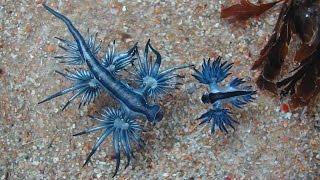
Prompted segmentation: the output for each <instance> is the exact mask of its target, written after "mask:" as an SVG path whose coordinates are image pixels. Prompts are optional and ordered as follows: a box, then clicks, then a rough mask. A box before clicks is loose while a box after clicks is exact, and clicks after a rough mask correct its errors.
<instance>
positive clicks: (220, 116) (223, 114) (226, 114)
mask: <svg viewBox="0 0 320 180" xmlns="http://www.w3.org/2000/svg"><path fill="white" fill-rule="evenodd" d="M230 114H231V112H230V110H228V109H223V108H216V109H210V110H209V111H208V112H206V113H204V114H202V115H201V117H200V118H199V119H201V123H200V124H203V123H211V134H214V133H215V129H216V128H219V129H220V131H222V132H225V133H228V130H227V128H226V126H230V127H231V128H232V129H233V130H235V128H234V126H233V124H234V123H237V124H238V123H239V122H238V121H235V120H234V119H233V118H232V117H231V115H230Z"/></svg>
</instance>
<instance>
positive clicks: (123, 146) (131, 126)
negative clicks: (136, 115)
mask: <svg viewBox="0 0 320 180" xmlns="http://www.w3.org/2000/svg"><path fill="white" fill-rule="evenodd" d="M100 115H101V117H92V116H91V118H92V119H93V120H94V121H97V122H98V125H97V126H96V127H93V128H89V129H86V130H84V131H82V132H80V133H77V134H74V136H78V135H82V134H88V133H91V132H95V131H99V130H101V131H102V133H101V135H100V137H99V138H98V139H97V141H96V142H95V144H94V146H93V148H92V150H91V152H90V153H89V155H88V157H87V159H86V161H85V163H84V165H83V166H85V165H87V164H88V163H89V161H90V158H91V157H92V156H93V154H94V153H95V152H96V151H97V149H98V148H99V147H100V145H101V144H102V142H103V141H104V140H105V139H106V138H107V137H109V136H112V145H113V148H114V152H115V158H116V169H115V172H114V174H113V176H115V175H116V174H117V172H118V170H119V167H120V155H121V153H120V152H121V151H122V152H123V153H124V155H125V156H126V157H127V164H126V166H125V168H127V167H128V166H129V164H130V161H131V158H133V157H134V155H133V150H132V145H133V144H136V145H138V146H139V147H140V148H143V147H144V146H145V143H144V142H143V140H142V139H141V138H140V132H141V131H142V128H141V126H140V125H139V124H138V123H137V122H136V121H135V120H134V119H131V118H128V117H127V116H126V114H125V112H123V111H122V110H120V109H113V108H107V109H104V110H103V111H102V113H101V114H100Z"/></svg>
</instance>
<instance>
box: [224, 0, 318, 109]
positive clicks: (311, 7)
mask: <svg viewBox="0 0 320 180" xmlns="http://www.w3.org/2000/svg"><path fill="white" fill-rule="evenodd" d="M278 2H279V1H276V2H274V3H268V4H267V5H269V6H266V4H261V5H253V4H252V3H250V2H248V1H247V0H241V2H240V4H237V5H234V6H231V7H229V8H225V9H223V10H222V12H221V17H222V18H227V19H230V18H232V19H233V20H235V21H242V20H246V19H248V18H250V17H254V16H257V15H260V14H262V13H263V12H264V11H266V10H268V9H270V8H271V7H272V6H273V5H275V4H277V3H278ZM262 7H264V8H265V9H263V8H262ZM267 7H269V8H267ZM244 11H247V12H244ZM258 11H260V12H261V13H260V14H258V13H254V12H258ZM319 11H320V0H285V1H283V3H282V7H281V12H280V14H279V17H278V20H277V23H276V26H275V28H274V30H273V33H272V35H271V37H270V39H269V41H268V43H267V44H266V46H265V47H264V48H263V49H262V50H261V52H260V57H259V59H258V60H256V61H255V62H254V64H253V66H252V69H257V68H259V67H262V72H261V74H260V76H259V77H258V79H257V85H258V87H259V88H261V89H265V90H268V91H270V92H273V93H277V92H279V91H280V92H281V93H280V95H281V97H285V96H289V95H290V97H291V105H292V107H297V106H301V105H307V104H308V103H309V102H310V100H312V99H313V98H314V97H315V96H316V95H317V94H318V93H319V89H320V80H319V78H320V72H319V71H320V32H319V28H320V12H319ZM293 34H296V35H297V36H298V37H299V39H300V40H301V43H300V47H299V48H298V50H297V51H296V52H295V57H294V59H293V60H291V61H292V62H289V63H293V62H296V63H298V65H297V68H295V69H293V70H292V71H291V72H290V74H291V75H289V76H288V77H286V78H284V79H282V80H280V81H279V82H274V80H275V79H276V78H277V77H278V76H279V75H280V71H281V69H282V66H283V63H284V60H285V59H286V56H287V54H288V46H289V44H290V41H291V36H292V35H293ZM287 61H290V59H288V60H287Z"/></svg>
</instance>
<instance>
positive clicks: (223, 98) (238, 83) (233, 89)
mask: <svg viewBox="0 0 320 180" xmlns="http://www.w3.org/2000/svg"><path fill="white" fill-rule="evenodd" d="M231 67H232V63H227V61H225V62H221V57H218V58H217V59H216V60H215V61H213V62H212V63H211V62H210V59H209V60H208V61H204V62H203V64H202V70H201V71H199V70H196V69H195V74H193V76H194V77H195V78H196V79H197V80H198V81H199V82H200V83H203V84H207V85H208V86H209V93H205V94H203V96H202V97H201V100H202V102H203V103H210V104H212V107H213V109H210V110H209V111H208V112H207V113H205V114H203V115H202V116H201V117H200V118H199V119H202V122H201V123H200V124H203V123H205V122H211V123H212V127H211V132H212V133H214V131H215V127H219V129H220V130H221V131H223V132H225V133H228V131H227V128H226V126H230V127H231V128H232V129H234V126H233V125H232V123H238V122H237V121H235V120H234V119H233V118H232V117H231V112H230V109H227V108H224V106H225V105H226V104H231V105H233V106H234V107H236V108H242V107H243V106H244V105H246V104H248V103H249V102H252V101H253V100H254V95H255V94H256V91H254V90H252V87H251V86H245V85H244V84H245V81H244V80H243V79H241V78H234V79H232V80H231V82H230V83H226V84H225V85H222V83H221V81H223V80H224V79H225V78H226V77H227V76H229V75H230V74H231V73H229V72H228V71H229V70H230V69H231Z"/></svg>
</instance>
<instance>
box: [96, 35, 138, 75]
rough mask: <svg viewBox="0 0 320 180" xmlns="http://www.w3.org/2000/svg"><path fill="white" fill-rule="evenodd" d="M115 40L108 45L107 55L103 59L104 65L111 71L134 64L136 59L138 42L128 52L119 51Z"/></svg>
mask: <svg viewBox="0 0 320 180" xmlns="http://www.w3.org/2000/svg"><path fill="white" fill-rule="evenodd" d="M115 46H116V45H115V41H113V43H112V44H111V47H110V46H109V47H108V50H107V53H106V55H105V57H104V58H103V59H102V65H103V66H104V67H105V68H106V69H107V70H108V71H110V72H112V73H116V72H118V71H120V70H122V69H124V68H125V67H126V66H128V65H129V64H132V63H133V61H134V60H135V59H136V58H135V54H136V51H137V43H136V44H135V45H134V46H133V47H132V48H131V49H129V50H128V51H127V52H120V53H119V52H117V51H116V49H115Z"/></svg>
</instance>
